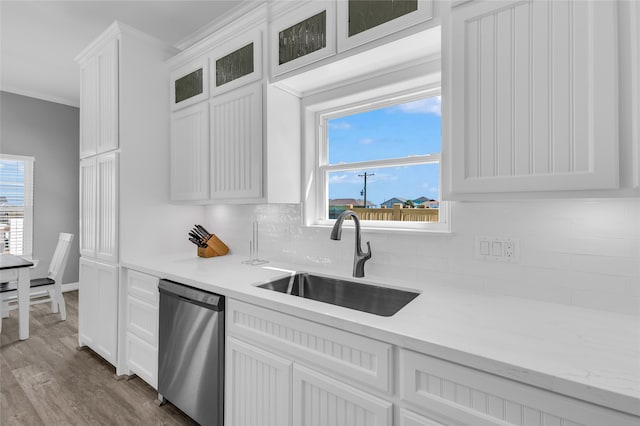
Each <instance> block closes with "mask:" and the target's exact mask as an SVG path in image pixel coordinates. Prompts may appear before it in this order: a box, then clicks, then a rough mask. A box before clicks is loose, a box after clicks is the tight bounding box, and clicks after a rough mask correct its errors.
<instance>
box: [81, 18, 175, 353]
mask: <svg viewBox="0 0 640 426" xmlns="http://www.w3.org/2000/svg"><path fill="white" fill-rule="evenodd" d="M173 54H175V50H174V49H172V48H168V47H166V46H165V45H164V44H162V43H161V42H159V41H158V40H156V39H153V38H151V37H149V36H147V35H146V34H143V33H141V32H139V31H138V30H135V29H134V28H131V27H129V26H127V25H124V24H122V23H120V22H114V23H113V24H112V25H111V26H110V27H109V28H107V30H105V31H104V32H103V33H102V35H100V36H99V37H98V38H97V39H96V40H95V41H94V42H93V43H91V44H90V45H89V46H88V47H87V48H86V49H85V50H84V51H83V52H81V53H80V54H79V55H78V57H77V58H76V61H77V62H78V64H79V65H80V70H81V78H80V85H81V95H80V238H79V241H80V254H81V259H80V282H79V305H80V306H79V323H78V343H79V345H80V346H88V347H90V348H91V349H92V350H94V351H95V352H96V353H98V354H99V355H100V356H102V357H103V358H104V359H106V360H107V361H109V362H110V363H112V364H114V365H116V363H117V362H118V351H119V349H118V335H119V333H118V327H119V324H118V322H119V318H120V317H121V315H120V314H119V312H118V306H119V303H118V300H119V294H120V292H119V285H120V284H119V282H120V261H121V258H122V254H123V249H122V247H124V246H126V247H127V250H130V249H129V245H128V242H127V241H129V240H130V239H131V238H133V236H131V235H130V234H131V232H129V230H130V229H132V228H134V227H136V226H138V222H139V221H141V220H142V218H140V217H137V216H136V215H134V214H132V213H131V211H139V210H140V209H139V206H138V205H132V204H135V203H136V202H137V201H134V200H135V197H134V196H133V195H132V193H133V192H137V193H140V194H155V193H156V192H157V191H155V188H157V187H160V186H166V185H164V184H163V183H162V182H156V179H155V175H152V178H151V179H144V178H143V177H142V176H141V175H142V174H144V173H145V172H144V170H145V169H144V168H141V166H143V165H144V163H143V160H144V159H145V156H146V158H147V159H154V158H155V157H154V155H155V156H156V157H157V156H158V155H159V154H154V153H152V152H153V151H154V148H155V150H156V151H159V152H162V147H163V146H167V150H168V124H167V125H166V126H165V123H167V122H168V120H166V119H163V118H164V117H162V116H158V115H156V114H155V111H156V110H155V108H156V106H155V104H156V103H157V99H156V97H157V98H159V99H166V97H167V93H166V92H167V89H166V81H167V74H166V68H165V66H164V61H166V59H168V58H169V57H170V56H172V55H173ZM161 108H162V110H163V111H166V108H164V107H161ZM163 126H164V127H163ZM165 127H166V128H165ZM163 134H164V135H166V141H163V140H162V135H163ZM150 152H151V153H150ZM158 162H159V163H161V162H162V158H160V159H159V161H158ZM161 166H162V164H158V167H161ZM134 169H135V170H134ZM134 172H137V175H138V176H140V178H139V179H132V176H135V175H136V173H134ZM153 173H154V172H153V171H151V172H150V174H153ZM154 191H155V192H154ZM145 197H147V198H148V197H149V195H141V196H140V197H139V198H142V199H144V201H145V202H148V203H149V204H151V203H150V202H149V200H148V199H147V198H145ZM163 197H164V194H162V193H159V194H158V195H157V196H156V198H158V200H156V201H157V202H158V203H160V202H161V201H159V200H160V199H161V198H163ZM164 198H168V195H167V196H166V197H164ZM135 238H138V239H140V238H144V235H136V236H135Z"/></svg>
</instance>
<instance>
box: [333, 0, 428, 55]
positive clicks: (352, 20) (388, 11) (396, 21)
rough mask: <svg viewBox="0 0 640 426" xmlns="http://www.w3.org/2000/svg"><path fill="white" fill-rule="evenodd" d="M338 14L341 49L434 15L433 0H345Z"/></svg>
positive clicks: (382, 35)
mask: <svg viewBox="0 0 640 426" xmlns="http://www.w3.org/2000/svg"><path fill="white" fill-rule="evenodd" d="M337 15H338V16H337V21H338V28H337V33H338V52H339V53H340V52H344V51H345V50H348V49H351V48H353V47H356V46H360V45H362V44H365V43H368V42H370V41H372V40H376V39H378V38H381V37H384V36H387V35H389V34H393V33H395V32H397V31H400V30H403V29H405V28H408V27H410V26H412V25H415V24H417V23H419V22H423V21H427V20H429V19H432V17H433V0H413V1H411V0H401V1H397V0H395V1H394V0H386V1H380V0H373V1H362V0H356V1H354V0H345V1H339V2H337Z"/></svg>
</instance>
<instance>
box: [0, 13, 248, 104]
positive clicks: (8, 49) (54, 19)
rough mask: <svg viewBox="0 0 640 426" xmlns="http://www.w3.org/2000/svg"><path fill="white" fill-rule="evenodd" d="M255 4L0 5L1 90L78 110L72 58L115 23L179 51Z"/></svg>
mask: <svg viewBox="0 0 640 426" xmlns="http://www.w3.org/2000/svg"><path fill="white" fill-rule="evenodd" d="M246 1H255V0H244V1H243V0H209V1H204V0H196V1H192V0H165V1H147V0H139V1H131V0H129V1H97V0H82V1H78V0H76V1H52V0H48V1H25V0H18V1H8V0H0V89H1V90H4V91H7V92H13V93H17V94H21V95H25V96H31V97H35V98H40V99H44V100H48V101H52V102H58V103H62V104H66V105H72V106H79V99H80V83H79V82H80V72H79V68H78V65H77V64H76V63H75V62H74V58H75V57H76V55H77V54H78V53H80V52H81V51H82V50H83V49H84V48H85V47H86V46H88V45H89V43H91V41H93V40H94V39H95V38H96V37H97V36H98V35H99V34H100V33H102V32H103V31H104V30H105V29H106V28H107V27H108V26H109V25H110V24H111V23H112V22H113V21H114V20H118V21H121V22H123V23H125V24H128V25H130V26H132V27H134V28H137V29H139V30H141V31H143V32H146V33H147V34H149V35H152V36H155V37H156V38H159V39H160V40H163V41H165V42H166V43H168V44H170V45H173V46H179V45H181V42H183V41H184V40H185V39H186V38H188V37H189V36H190V35H192V34H193V33H195V32H196V31H198V30H201V29H202V28H203V27H205V26H208V25H210V24H211V23H212V22H215V21H217V20H220V19H221V18H223V17H225V16H228V15H230V14H232V13H234V10H239V8H240V6H241V5H242V3H244V2H246Z"/></svg>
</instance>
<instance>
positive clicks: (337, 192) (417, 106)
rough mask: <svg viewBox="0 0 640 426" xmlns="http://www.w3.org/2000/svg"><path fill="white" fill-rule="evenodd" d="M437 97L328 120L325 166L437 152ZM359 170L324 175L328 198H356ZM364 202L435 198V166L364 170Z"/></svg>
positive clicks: (438, 113)
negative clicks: (366, 175) (400, 198)
mask: <svg viewBox="0 0 640 426" xmlns="http://www.w3.org/2000/svg"><path fill="white" fill-rule="evenodd" d="M440 121H441V120H440V97H431V98H427V99H422V100H418V101H413V102H409V103H405V104H401V105H395V106H391V107H387V108H383V109H378V110H373V111H367V112H363V113H359V114H354V115H350V116H345V117H340V118H335V119H332V120H329V124H328V138H329V164H338V163H352V162H356V161H368V160H380V159H385V158H403V157H407V156H410V155H421V154H430V153H439V152H441V150H442V148H441V146H442V144H441V125H440ZM364 172H365V170H355V171H340V172H332V173H330V174H329V198H362V196H361V195H360V192H361V191H362V189H363V183H364V181H363V178H362V177H359V176H358V175H361V174H363V173H364ZM366 172H367V173H375V176H372V177H368V178H367V200H370V201H372V202H373V203H375V204H380V203H381V202H383V201H385V200H387V199H389V198H392V197H402V198H407V199H415V198H418V197H421V196H425V197H428V198H434V199H439V198H440V196H439V193H438V181H439V166H438V165H437V164H429V165H419V166H403V167H388V168H377V169H372V170H366Z"/></svg>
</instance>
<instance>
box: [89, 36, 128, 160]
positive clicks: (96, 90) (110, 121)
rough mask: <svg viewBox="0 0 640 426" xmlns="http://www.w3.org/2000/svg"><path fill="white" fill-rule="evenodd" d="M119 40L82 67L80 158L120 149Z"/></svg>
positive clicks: (103, 47) (111, 42) (103, 48)
mask: <svg viewBox="0 0 640 426" xmlns="http://www.w3.org/2000/svg"><path fill="white" fill-rule="evenodd" d="M118 43H119V40H118V39H112V40H109V41H108V42H106V43H105V44H104V46H102V47H101V48H100V50H99V51H98V52H97V53H96V54H95V55H93V56H91V57H90V58H88V59H87V60H86V62H84V63H83V64H81V69H80V111H81V115H82V117H81V120H80V122H81V125H80V133H81V135H80V157H81V158H85V157H88V156H90V155H95V154H100V153H103V152H107V151H111V150H114V149H117V148H118Z"/></svg>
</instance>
